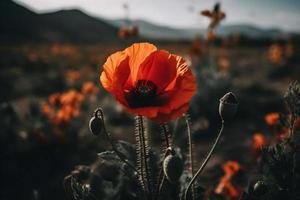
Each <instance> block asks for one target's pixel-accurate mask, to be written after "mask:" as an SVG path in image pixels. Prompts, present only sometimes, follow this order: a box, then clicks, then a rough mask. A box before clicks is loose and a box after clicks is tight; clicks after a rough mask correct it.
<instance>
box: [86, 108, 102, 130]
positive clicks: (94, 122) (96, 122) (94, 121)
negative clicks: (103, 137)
mask: <svg viewBox="0 0 300 200" xmlns="http://www.w3.org/2000/svg"><path fill="white" fill-rule="evenodd" d="M89 128H90V131H91V133H92V134H93V135H99V134H100V133H101V132H102V129H103V120H102V118H101V117H99V116H98V115H97V112H95V115H94V116H93V117H92V118H91V120H90V123H89Z"/></svg>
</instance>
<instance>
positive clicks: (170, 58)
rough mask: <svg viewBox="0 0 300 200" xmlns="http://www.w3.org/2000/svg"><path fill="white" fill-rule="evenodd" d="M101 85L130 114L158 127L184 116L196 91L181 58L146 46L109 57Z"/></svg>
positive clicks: (101, 78)
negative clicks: (146, 118)
mask: <svg viewBox="0 0 300 200" xmlns="http://www.w3.org/2000/svg"><path fill="white" fill-rule="evenodd" d="M100 81H101V83H102V85H103V87H104V88H105V89H106V90H107V91H109V92H110V93H112V94H113V95H114V97H115V98H116V99H117V100H118V101H119V102H120V103H121V104H122V105H123V106H124V107H125V108H126V109H127V110H128V111H129V112H131V113H134V114H137V115H143V116H146V117H148V118H150V119H152V120H154V121H156V122H159V123H163V122H167V121H169V120H172V119H175V118H177V117H179V116H181V115H182V114H183V113H184V112H186V111H187V110H188V108H189V100H190V99H191V98H192V96H193V95H194V93H195V91H196V81H195V77H194V76H193V74H192V71H191V69H190V68H189V67H188V66H187V64H186V62H185V61H184V60H183V58H181V57H180V56H176V55H173V54H170V53H169V52H167V51H163V50H158V49H157V48H156V47H155V46H154V45H152V44H149V43H137V44H134V45H132V46H130V47H129V48H127V49H125V50H124V51H119V52H116V53H114V54H112V55H111V56H110V57H108V59H107V61H106V63H105V64H104V66H103V72H102V74H101V76H100Z"/></svg>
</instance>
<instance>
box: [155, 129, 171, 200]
mask: <svg viewBox="0 0 300 200" xmlns="http://www.w3.org/2000/svg"><path fill="white" fill-rule="evenodd" d="M161 136H162V139H163V140H164V142H165V143H164V144H163V145H162V150H163V151H164V155H163V157H162V161H164V159H165V158H166V157H167V155H168V153H169V152H170V147H171V146H172V144H171V142H172V141H171V136H170V134H169V131H168V127H167V124H162V125H161ZM164 180H165V174H164V172H163V162H162V166H161V168H160V172H159V176H158V181H157V188H156V191H155V198H154V199H157V198H158V197H159V194H160V192H161V189H162V187H163V184H164Z"/></svg>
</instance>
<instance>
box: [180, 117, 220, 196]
mask: <svg viewBox="0 0 300 200" xmlns="http://www.w3.org/2000/svg"><path fill="white" fill-rule="evenodd" d="M223 129H224V120H222V127H221V129H220V131H219V134H218V136H217V138H216V140H215V142H214V144H213V146H212V148H211V149H210V151H209V153H208V155H207V156H206V158H205V160H204V162H203V163H202V165H201V167H200V168H199V169H198V171H197V172H196V174H195V175H194V177H193V178H192V180H191V181H190V183H189V184H188V187H187V189H186V191H185V194H184V199H185V200H187V195H188V191H189V189H190V187H191V186H192V184H193V183H194V182H195V180H196V179H197V178H198V176H199V175H200V174H201V172H202V171H203V169H204V168H205V166H206V164H207V163H208V161H209V159H210V158H211V156H212V155H213V153H214V151H215V149H216V147H217V145H218V143H219V140H220V137H221V135H222V132H223Z"/></svg>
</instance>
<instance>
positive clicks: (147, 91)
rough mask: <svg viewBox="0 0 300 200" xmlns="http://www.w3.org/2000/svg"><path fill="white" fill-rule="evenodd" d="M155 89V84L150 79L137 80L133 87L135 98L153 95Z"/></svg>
mask: <svg viewBox="0 0 300 200" xmlns="http://www.w3.org/2000/svg"><path fill="white" fill-rule="evenodd" d="M156 91H157V86H156V85H155V84H154V83H153V82H152V81H147V80H138V81H137V83H136V86H135V89H134V93H135V94H136V97H137V98H151V97H154V96H155V94H156Z"/></svg>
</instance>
